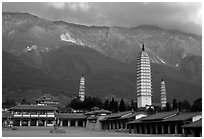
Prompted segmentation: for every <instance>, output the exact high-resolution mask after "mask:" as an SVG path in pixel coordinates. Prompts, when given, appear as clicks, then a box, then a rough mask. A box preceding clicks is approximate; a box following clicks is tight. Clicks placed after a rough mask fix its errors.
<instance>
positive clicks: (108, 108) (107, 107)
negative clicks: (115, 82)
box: [104, 99, 110, 110]
mask: <svg viewBox="0 0 204 139" xmlns="http://www.w3.org/2000/svg"><path fill="white" fill-rule="evenodd" d="M104 109H105V110H110V107H109V101H108V99H106V101H105V103H104Z"/></svg>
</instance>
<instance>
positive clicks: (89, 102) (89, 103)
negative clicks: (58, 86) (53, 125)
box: [67, 97, 103, 110]
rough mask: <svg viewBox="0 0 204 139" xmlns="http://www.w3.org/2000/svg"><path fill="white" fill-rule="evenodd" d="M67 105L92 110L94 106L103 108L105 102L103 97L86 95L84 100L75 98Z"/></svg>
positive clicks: (77, 108)
mask: <svg viewBox="0 0 204 139" xmlns="http://www.w3.org/2000/svg"><path fill="white" fill-rule="evenodd" d="M67 107H71V108H73V109H76V110H91V108H93V107H99V108H103V102H102V101H101V99H99V98H95V97H93V98H92V97H88V98H87V97H85V99H84V101H81V100H80V99H79V98H74V99H72V100H71V102H70V104H68V105H67Z"/></svg>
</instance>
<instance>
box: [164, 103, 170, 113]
mask: <svg viewBox="0 0 204 139" xmlns="http://www.w3.org/2000/svg"><path fill="white" fill-rule="evenodd" d="M171 110H172V108H171V105H170V104H169V102H167V103H166V108H165V109H164V111H171Z"/></svg>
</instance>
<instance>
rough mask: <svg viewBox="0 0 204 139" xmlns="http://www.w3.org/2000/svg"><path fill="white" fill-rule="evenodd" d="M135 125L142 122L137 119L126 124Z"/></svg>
mask: <svg viewBox="0 0 204 139" xmlns="http://www.w3.org/2000/svg"><path fill="white" fill-rule="evenodd" d="M136 123H142V121H140V120H139V119H138V120H134V121H131V122H128V123H127V124H136Z"/></svg>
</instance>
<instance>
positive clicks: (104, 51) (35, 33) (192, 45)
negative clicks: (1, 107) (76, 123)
mask: <svg viewBox="0 0 204 139" xmlns="http://www.w3.org/2000/svg"><path fill="white" fill-rule="evenodd" d="M142 44H144V45H145V50H146V51H147V52H148V54H149V57H150V60H151V65H152V81H153V102H154V103H159V100H160V81H161V78H162V77H164V80H165V81H166V88H167V96H168V100H169V101H170V102H171V101H172V99H173V98H177V99H179V100H184V99H187V100H189V101H190V102H192V101H194V100H195V99H197V98H199V97H201V96H202V36H198V35H195V34H189V33H184V32H180V31H176V30H166V29H162V28H159V27H157V26H152V25H141V26H138V27H134V28H125V27H118V26H114V27H106V26H85V25H79V24H74V23H67V22H64V21H49V20H46V19H43V18H39V17H37V16H34V15H31V14H28V13H9V12H8V13H3V14H2V50H3V53H2V73H3V74H2V75H3V77H2V79H3V81H2V84H3V88H2V89H3V99H8V98H9V97H10V96H11V95H12V96H13V97H12V98H14V99H16V100H18V101H19V100H20V99H22V98H26V99H28V100H29V101H31V102H33V101H35V99H36V98H38V97H40V95H42V94H44V93H51V94H53V95H55V96H56V97H58V98H59V99H60V100H61V101H62V102H63V103H68V102H69V101H70V99H72V98H73V97H75V96H77V94H78V88H79V79H80V76H81V74H82V73H83V74H84V75H85V79H86V94H87V95H88V96H96V97H99V98H101V99H102V100H104V99H107V98H109V99H110V98H111V97H115V98H116V99H121V98H124V99H125V100H131V99H134V100H136V94H135V93H136V62H137V61H136V60H137V56H138V53H139V52H140V51H141V45H142Z"/></svg>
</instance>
